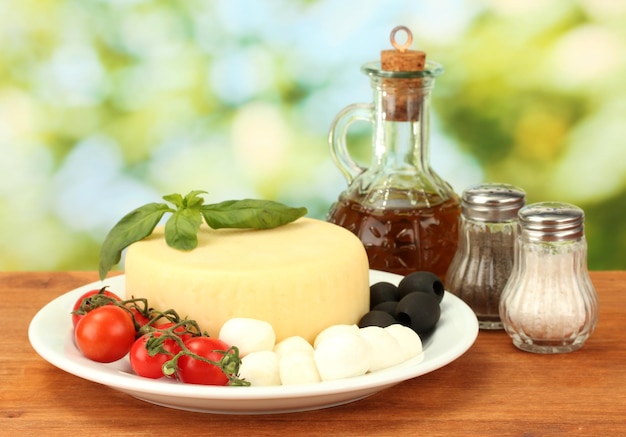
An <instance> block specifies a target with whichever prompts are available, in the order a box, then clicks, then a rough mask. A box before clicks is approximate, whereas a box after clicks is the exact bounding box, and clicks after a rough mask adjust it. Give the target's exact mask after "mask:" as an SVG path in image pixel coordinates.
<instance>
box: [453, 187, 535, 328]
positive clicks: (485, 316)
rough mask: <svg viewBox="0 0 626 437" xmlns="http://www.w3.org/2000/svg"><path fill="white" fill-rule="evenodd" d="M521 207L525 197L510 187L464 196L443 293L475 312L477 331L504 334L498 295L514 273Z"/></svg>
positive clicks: (469, 191)
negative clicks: (518, 214) (456, 239)
mask: <svg viewBox="0 0 626 437" xmlns="http://www.w3.org/2000/svg"><path fill="white" fill-rule="evenodd" d="M525 201H526V193H525V192H524V191H523V190H521V189H520V188H517V187H514V186H512V185H509V184H498V183H485V184H479V185H475V186H473V187H470V188H468V189H466V190H465V191H464V192H463V194H462V198H461V217H460V218H459V243H458V248H457V251H456V253H455V254H454V258H453V259H452V263H451V265H450V269H449V270H448V274H447V276H446V288H447V290H448V291H450V292H451V293H453V294H455V295H456V296H458V297H460V298H461V299H462V300H463V301H464V302H465V303H467V304H468V305H469V306H470V307H471V308H472V310H474V313H475V314H476V317H477V318H478V325H479V327H480V328H481V329H502V322H501V321H500V315H499V309H498V306H499V304H500V294H501V293H502V289H503V288H504V286H505V284H506V282H507V281H508V279H509V276H510V274H511V270H512V269H513V258H514V247H515V238H516V235H517V213H518V211H519V210H520V208H522V207H523V206H524V204H525Z"/></svg>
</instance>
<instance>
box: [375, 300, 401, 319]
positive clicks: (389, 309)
mask: <svg viewBox="0 0 626 437" xmlns="http://www.w3.org/2000/svg"><path fill="white" fill-rule="evenodd" d="M396 306H398V302H396V301H395V300H388V301H387V302H381V303H379V304H378V305H376V306H375V307H374V308H372V311H384V312H386V313H389V314H391V315H392V316H394V317H395V315H396Z"/></svg>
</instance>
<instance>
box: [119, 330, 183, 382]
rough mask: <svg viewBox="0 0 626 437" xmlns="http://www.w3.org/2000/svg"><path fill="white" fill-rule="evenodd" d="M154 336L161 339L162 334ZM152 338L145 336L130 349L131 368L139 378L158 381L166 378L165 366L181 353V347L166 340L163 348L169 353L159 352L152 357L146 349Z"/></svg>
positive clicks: (174, 342) (156, 333)
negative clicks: (164, 373)
mask: <svg viewBox="0 0 626 437" xmlns="http://www.w3.org/2000/svg"><path fill="white" fill-rule="evenodd" d="M153 335H154V337H159V336H161V335H162V334H161V333H159V332H155V333H154V334H153ZM150 338H151V335H150V334H144V335H142V336H141V337H139V338H138V339H137V340H135V342H134V343H133V346H132V347H131V348H130V355H129V358H130V366H131V367H132V369H133V371H134V372H135V373H136V374H137V375H139V376H143V377H146V378H152V379H157V378H161V377H163V376H164V375H163V364H165V362H166V361H169V360H170V359H171V358H172V357H173V356H174V355H176V354H177V353H178V352H180V346H179V345H178V344H177V343H176V341H174V340H172V339H169V338H168V339H165V340H164V341H163V344H162V347H163V349H164V350H166V351H167V352H169V353H164V352H159V353H157V354H156V355H152V356H151V355H150V353H149V352H148V349H147V348H146V343H147V341H148V340H149V339H150Z"/></svg>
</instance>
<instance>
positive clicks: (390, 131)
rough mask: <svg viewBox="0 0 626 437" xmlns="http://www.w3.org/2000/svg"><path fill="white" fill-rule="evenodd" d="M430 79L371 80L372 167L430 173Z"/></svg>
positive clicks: (431, 84)
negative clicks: (372, 115) (373, 106)
mask: <svg viewBox="0 0 626 437" xmlns="http://www.w3.org/2000/svg"><path fill="white" fill-rule="evenodd" d="M433 85H434V79H433V78H419V79H404V78H401V79H390V78H379V77H374V78H372V86H373V89H374V105H375V108H374V113H375V116H376V120H375V126H374V132H373V142H374V145H375V148H374V157H373V160H374V162H373V163H372V167H379V168H384V169H385V170H386V171H389V172H390V173H394V174H404V173H406V174H407V175H411V174H416V173H428V172H430V157H429V132H430V131H429V126H430V95H431V89H432V86H433Z"/></svg>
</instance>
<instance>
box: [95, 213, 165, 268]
mask: <svg viewBox="0 0 626 437" xmlns="http://www.w3.org/2000/svg"><path fill="white" fill-rule="evenodd" d="M168 211H170V212H171V211H172V209H171V208H170V207H169V206H167V205H166V204H165V203H148V204H147V205H143V206H140V207H139V208H137V209H134V210H133V211H131V212H129V213H128V214H126V215H125V216H124V217H122V219H121V220H120V221H119V222H117V224H116V225H115V226H113V228H112V229H111V230H110V231H109V233H108V234H107V236H106V238H105V239H104V242H103V243H102V247H101V248H100V266H99V269H98V270H99V273H100V280H102V279H104V278H105V277H106V275H107V273H108V272H109V271H110V270H111V268H112V267H113V266H114V265H115V264H117V263H119V262H120V259H121V257H122V251H123V250H124V249H125V248H127V247H128V246H130V245H131V244H132V243H134V242H136V241H139V240H141V239H143V238H145V237H147V236H148V235H150V234H151V233H152V231H153V230H154V228H155V227H156V225H157V224H158V223H159V220H161V217H163V214H165V213H166V212H168Z"/></svg>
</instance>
